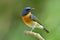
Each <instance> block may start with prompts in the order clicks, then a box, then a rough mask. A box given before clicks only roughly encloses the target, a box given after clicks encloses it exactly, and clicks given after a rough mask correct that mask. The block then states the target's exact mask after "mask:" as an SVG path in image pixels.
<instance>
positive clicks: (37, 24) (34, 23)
mask: <svg viewBox="0 0 60 40" xmlns="http://www.w3.org/2000/svg"><path fill="white" fill-rule="evenodd" d="M26 25H28V27H34V26H35V28H40V29H43V26H42V25H40V24H39V23H37V22H35V21H33V22H32V24H31V25H30V24H26Z"/></svg>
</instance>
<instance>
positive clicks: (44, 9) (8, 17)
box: [0, 0, 60, 40]
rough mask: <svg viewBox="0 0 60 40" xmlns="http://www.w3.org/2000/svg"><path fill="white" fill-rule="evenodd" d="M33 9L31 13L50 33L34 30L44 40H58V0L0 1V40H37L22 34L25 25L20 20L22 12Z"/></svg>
mask: <svg viewBox="0 0 60 40" xmlns="http://www.w3.org/2000/svg"><path fill="white" fill-rule="evenodd" d="M27 6H30V7H33V8H35V10H33V11H32V13H33V14H34V15H36V16H37V17H38V18H39V20H40V22H41V23H42V24H43V25H44V26H45V27H46V28H47V29H48V30H49V31H50V33H48V34H47V33H45V32H44V31H43V30H40V29H35V30H34V32H37V33H40V34H41V35H42V36H43V37H44V38H45V39H46V40H60V0H0V40H38V39H36V38H35V37H33V36H27V35H25V34H24V30H25V29H26V27H27V26H26V25H25V24H24V23H23V21H22V19H21V15H20V14H21V13H22V10H23V9H24V8H25V7H27Z"/></svg>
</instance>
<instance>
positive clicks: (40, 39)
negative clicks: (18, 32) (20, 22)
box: [24, 30, 45, 40]
mask: <svg viewBox="0 0 60 40" xmlns="http://www.w3.org/2000/svg"><path fill="white" fill-rule="evenodd" d="M24 33H25V34H26V35H32V36H34V37H36V38H37V39H39V40H45V39H44V38H43V37H42V36H41V35H40V34H39V33H35V32H30V31H27V30H26V31H25V32H24Z"/></svg>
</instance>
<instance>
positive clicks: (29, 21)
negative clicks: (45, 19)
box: [21, 7, 49, 33]
mask: <svg viewBox="0 0 60 40" xmlns="http://www.w3.org/2000/svg"><path fill="white" fill-rule="evenodd" d="M34 9H35V8H31V7H26V8H24V9H23V11H22V14H21V17H22V20H23V22H24V23H25V24H26V25H27V26H28V27H31V28H32V29H31V32H32V31H33V30H34V29H35V28H39V29H42V30H44V31H45V32H47V33H49V31H48V30H47V29H46V28H45V27H44V26H43V25H41V23H40V20H39V19H38V18H37V17H36V16H35V15H33V14H32V10H34Z"/></svg>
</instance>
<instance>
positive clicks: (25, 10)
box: [22, 7, 34, 16]
mask: <svg viewBox="0 0 60 40" xmlns="http://www.w3.org/2000/svg"><path fill="white" fill-rule="evenodd" d="M33 9H34V8H31V7H26V8H25V9H24V10H23V12H22V16H25V15H27V14H28V13H29V12H31V11H32V10H33Z"/></svg>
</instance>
